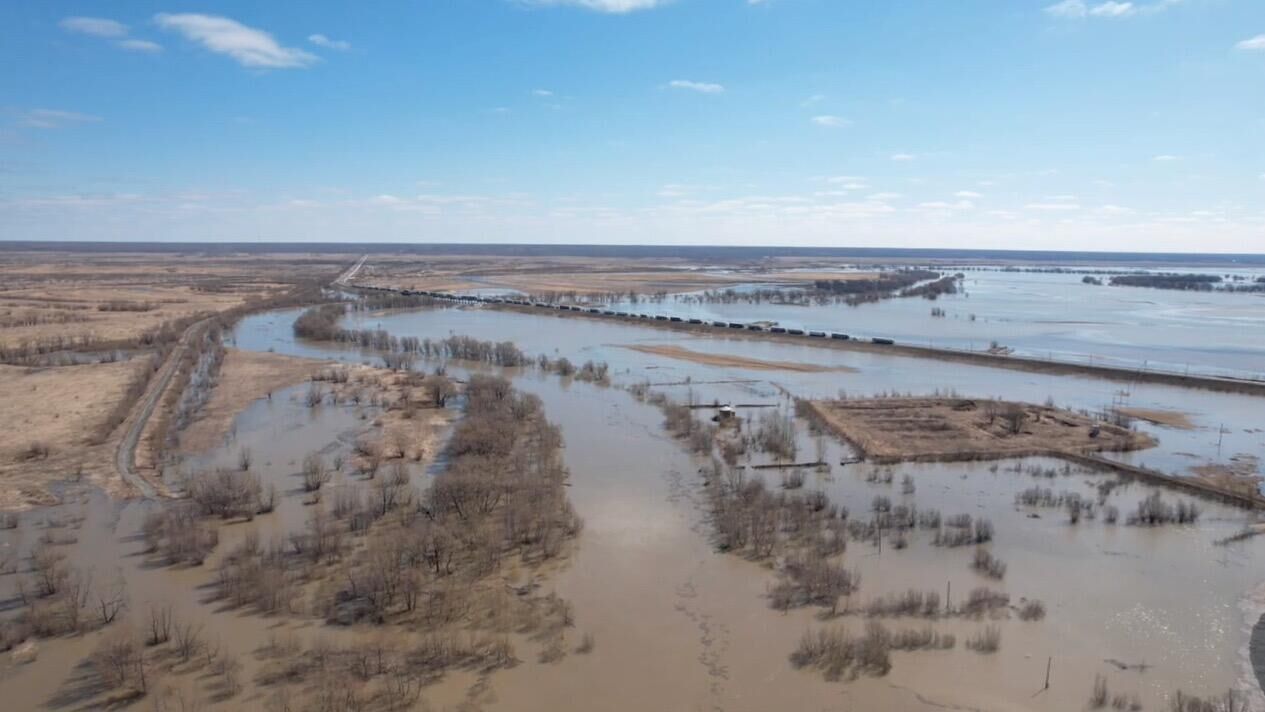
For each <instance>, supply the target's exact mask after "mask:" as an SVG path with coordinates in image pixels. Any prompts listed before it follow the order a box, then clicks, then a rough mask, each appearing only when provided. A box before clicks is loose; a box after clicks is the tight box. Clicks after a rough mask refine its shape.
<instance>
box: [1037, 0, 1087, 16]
mask: <svg viewBox="0 0 1265 712" xmlns="http://www.w3.org/2000/svg"><path fill="white" fill-rule="evenodd" d="M1045 12H1046V14H1048V15H1053V16H1055V17H1067V18H1079V17H1084V16H1085V15H1087V14H1089V8H1088V7H1086V6H1085V2H1084V0H1062V2H1056V3H1054V4H1053V5H1047V6H1046V7H1045Z"/></svg>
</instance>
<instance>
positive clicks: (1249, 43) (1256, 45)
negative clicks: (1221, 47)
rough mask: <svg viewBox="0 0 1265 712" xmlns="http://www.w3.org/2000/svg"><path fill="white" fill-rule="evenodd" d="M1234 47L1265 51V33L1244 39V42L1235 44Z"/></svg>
mask: <svg viewBox="0 0 1265 712" xmlns="http://www.w3.org/2000/svg"><path fill="white" fill-rule="evenodd" d="M1234 48H1235V49H1242V50H1249V51H1254V52H1262V51H1265V35H1257V36H1255V37H1252V38H1250V39H1246V40H1243V41H1242V42H1239V43H1238V44H1236V45H1234Z"/></svg>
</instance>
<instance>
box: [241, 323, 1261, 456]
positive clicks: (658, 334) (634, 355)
mask: <svg viewBox="0 0 1265 712" xmlns="http://www.w3.org/2000/svg"><path fill="white" fill-rule="evenodd" d="M265 318H271V317H265ZM355 319H357V321H354V322H353V325H355V326H358V327H361V328H369V327H372V328H378V327H381V328H383V329H385V330H387V331H389V332H391V333H394V334H399V335H428V336H431V337H432V338H442V337H444V336H447V335H448V334H450V333H455V334H462V335H468V336H473V337H476V338H480V339H487V340H495V341H501V340H508V341H513V342H514V343H516V344H518V345H519V347H520V348H522V349H523V350H525V351H527V352H528V353H530V354H548V355H550V356H551V357H553V356H558V355H562V356H566V357H567V358H569V359H571V360H572V361H575V362H577V363H579V362H581V361H584V360H587V359H592V360H595V361H605V362H607V363H609V364H610V367H611V373H612V377H613V378H614V379H615V380H616V382H617V383H622V384H625V385H627V384H632V383H640V382H646V381H648V382H650V383H651V384H658V383H680V384H685V385H682V386H680V387H678V388H689V387H690V386H693V388H694V390H695V391H696V397H697V398H698V400H699V402H709V401H711V400H713V399H719V400H720V401H721V402H740V401H743V400H744V399H747V398H750V397H752V396H753V395H760V393H759V392H753V389H762V390H763V391H764V392H779V391H783V390H784V391H786V392H789V393H793V394H794V395H795V396H797V397H801V398H822V397H833V396H835V395H837V394H839V393H841V392H843V393H848V394H851V395H856V396H864V395H875V394H880V393H884V392H892V393H911V394H915V395H923V394H930V393H933V392H936V391H940V392H956V393H959V394H961V395H964V396H968V397H977V398H978V397H1005V398H1009V399H1014V400H1023V401H1029V402H1034V403H1042V402H1045V401H1046V400H1047V399H1052V400H1053V401H1054V402H1055V403H1056V404H1057V405H1059V406H1060V407H1066V408H1072V409H1077V410H1080V409H1084V410H1088V411H1090V412H1101V411H1102V410H1104V409H1105V408H1108V407H1111V406H1112V405H1120V406H1129V407H1134V408H1144V409H1156V410H1162V411H1177V412H1179V413H1183V414H1186V415H1187V416H1188V417H1189V419H1190V420H1191V421H1192V423H1193V424H1194V426H1195V427H1194V428H1191V429H1181V428H1174V427H1166V426H1163V425H1157V424H1153V423H1148V422H1145V421H1138V423H1137V427H1138V428H1139V429H1141V430H1143V431H1144V432H1147V433H1149V434H1151V435H1154V436H1155V437H1157V438H1158V439H1159V441H1160V443H1159V446H1158V447H1156V448H1152V449H1149V450H1144V451H1141V452H1136V453H1121V454H1115V455H1111V457H1114V458H1116V459H1119V460H1120V461H1122V462H1129V463H1134V464H1143V465H1145V466H1147V467H1151V468H1154V469H1158V470H1161V471H1164V472H1171V473H1178V474H1186V473H1188V472H1189V470H1190V468H1192V467H1195V466H1199V465H1207V464H1216V463H1223V462H1225V461H1226V460H1227V459H1228V458H1230V457H1232V456H1234V455H1235V454H1238V453H1246V454H1251V453H1257V454H1259V452H1260V447H1261V439H1262V433H1265V410H1262V409H1261V408H1260V402H1259V399H1258V398H1254V397H1252V396H1245V395H1236V394H1230V393H1212V392H1208V391H1200V390H1194V389H1184V388H1176V387H1170V386H1160V385H1149V384H1130V383H1121V382H1118V381H1108V380H1103V379H1096V378H1086V377H1076V376H1058V375H1047V374H1036V373H1024V372H1015V371H1006V370H1001V369H990V368H984V367H978V366H968V365H961V364H954V363H945V362H940V361H936V360H932V359H919V358H905V357H896V356H885V355H875V354H866V353H855V352H845V351H837V350H833V349H823V348H814V347H812V346H808V345H802V344H786V343H778V342H775V341H768V340H750V339H742V338H726V337H724V336H723V335H715V336H712V335H706V336H697V335H685V334H680V333H676V332H664V331H661V330H656V329H649V328H642V327H636V326H632V325H628V324H621V323H609V322H600V321H591V320H586V321H583V322H574V321H570V320H568V319H567V318H566V317H558V316H552V315H536V314H520V313H513V312H505V311H496V310H492V309H482V308H477V307H476V308H445V309H434V310H424V311H416V312H398V313H391V314H387V315H383V314H378V315H357V316H356V317H355ZM257 325H258V326H257ZM238 339H239V343H241V344H242V345H243V346H244V347H247V348H253V349H257V350H267V349H269V348H273V349H275V350H277V351H278V352H282V353H293V354H296V355H304V354H305V353H312V352H311V351H310V349H312V346H311V345H309V344H295V343H294V339H293V337H292V336H291V335H290V334H289V333H288V332H285V330H284V329H276V330H274V329H270V328H268V327H267V324H266V322H264V321H256V320H254V319H250V320H247V321H245V322H243V325H242V327H241V328H240V329H239V330H238ZM655 345H672V346H676V347H683V348H688V349H689V350H690V351H693V352H700V353H713V354H718V355H725V356H731V357H733V356H737V357H743V358H749V359H756V360H760V361H769V362H790V363H808V364H814V365H816V366H819V367H826V368H835V369H838V370H835V371H827V372H816V373H813V372H796V371H790V370H785V371H779V372H777V373H773V374H770V373H769V372H768V371H766V370H761V369H742V368H733V367H723V368H722V367H714V366H709V365H706V364H700V363H697V362H695V361H690V360H683V359H677V358H670V357H666V356H662V355H656V354H654V353H644V352H634V351H630V350H629V349H627V348H624V347H625V346H655ZM343 356H344V357H345V358H349V359H353V360H354V359H356V358H358V357H357V356H356V355H355V354H352V353H347V354H343ZM712 381H731V382H730V383H710V384H708V382H712ZM733 381H738V382H733ZM744 381H745V382H744Z"/></svg>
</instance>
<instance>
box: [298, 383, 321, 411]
mask: <svg viewBox="0 0 1265 712" xmlns="http://www.w3.org/2000/svg"><path fill="white" fill-rule="evenodd" d="M324 402H325V387H324V386H322V385H321V384H320V383H317V382H316V381H312V382H311V383H309V384H308V387H307V393H306V394H305V395H304V397H303V403H304V405H306V406H307V407H309V408H315V407H316V406H318V405H320V404H321V403H324Z"/></svg>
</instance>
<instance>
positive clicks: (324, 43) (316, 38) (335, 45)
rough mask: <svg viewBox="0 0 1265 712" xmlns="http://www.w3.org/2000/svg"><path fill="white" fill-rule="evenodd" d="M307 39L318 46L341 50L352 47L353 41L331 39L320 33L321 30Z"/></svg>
mask: <svg viewBox="0 0 1265 712" xmlns="http://www.w3.org/2000/svg"><path fill="white" fill-rule="evenodd" d="M307 41H308V42H311V43H312V44H314V45H316V46H317V47H324V48H325V49H336V50H338V51H339V52H346V51H347V50H349V49H351V43H350V42H348V41H347V40H331V39H330V38H328V37H326V36H325V35H322V34H320V33H319V32H318V33H316V34H314V35H308V36H307Z"/></svg>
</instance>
